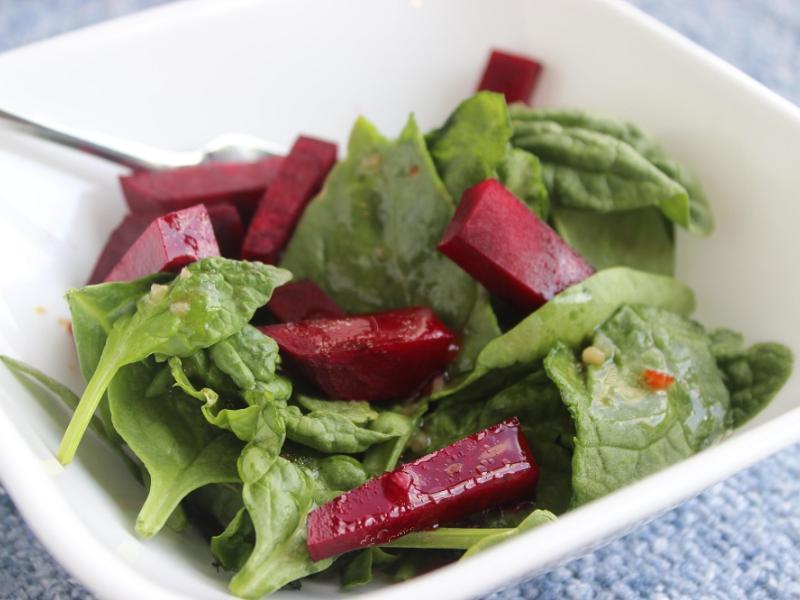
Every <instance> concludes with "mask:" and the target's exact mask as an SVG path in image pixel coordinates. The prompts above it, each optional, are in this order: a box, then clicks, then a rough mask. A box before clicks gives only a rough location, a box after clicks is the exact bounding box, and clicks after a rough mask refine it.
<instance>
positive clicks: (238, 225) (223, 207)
mask: <svg viewBox="0 0 800 600" xmlns="http://www.w3.org/2000/svg"><path fill="white" fill-rule="evenodd" d="M206 210H207V211H208V218H209V219H211V227H212V228H213V229H214V237H215V238H216V239H217V245H219V252H220V254H221V255H222V256H224V257H226V258H239V256H240V254H241V251H242V241H243V240H244V225H242V217H241V215H240V214H239V211H238V210H237V209H236V207H235V206H234V205H233V204H229V203H227V202H221V203H218V204H209V205H207V206H206Z"/></svg>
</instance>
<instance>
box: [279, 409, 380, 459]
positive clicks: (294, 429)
mask: <svg viewBox="0 0 800 600" xmlns="http://www.w3.org/2000/svg"><path fill="white" fill-rule="evenodd" d="M284 419H285V421H286V437H288V438H289V439H290V440H292V441H294V442H297V443H298V444H304V445H306V446H308V447H310V448H314V449H315V450H319V451H320V452H328V453H345V454H354V453H357V452H363V451H364V450H366V449H367V448H369V447H370V446H372V445H373V444H378V443H381V442H386V441H388V440H389V439H391V438H392V434H389V433H384V432H381V431H375V430H372V429H366V428H364V427H359V426H358V425H356V424H355V423H353V422H352V421H351V420H350V419H348V418H347V417H346V416H343V415H342V414H340V413H335V412H328V411H313V412H310V413H308V414H305V415H304V414H302V413H301V412H300V409H299V408H297V407H296V406H289V407H288V408H286V410H285V412H284Z"/></svg>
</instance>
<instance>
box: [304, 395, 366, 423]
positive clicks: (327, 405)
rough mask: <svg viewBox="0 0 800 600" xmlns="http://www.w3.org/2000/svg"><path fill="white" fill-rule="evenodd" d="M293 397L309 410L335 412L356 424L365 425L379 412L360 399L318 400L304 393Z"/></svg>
mask: <svg viewBox="0 0 800 600" xmlns="http://www.w3.org/2000/svg"><path fill="white" fill-rule="evenodd" d="M294 399H295V401H296V402H297V404H299V405H300V406H301V407H302V408H304V409H305V410H307V411H309V412H328V413H336V414H338V415H340V416H342V417H344V418H346V419H347V420H348V421H350V422H351V423H354V424H356V425H366V424H367V423H369V422H370V421H374V420H375V419H377V418H378V414H379V413H378V411H376V410H374V409H373V408H372V407H371V406H370V405H369V402H364V401H361V400H320V399H317V398H312V397H311V396H306V395H305V394H296V395H295V397H294Z"/></svg>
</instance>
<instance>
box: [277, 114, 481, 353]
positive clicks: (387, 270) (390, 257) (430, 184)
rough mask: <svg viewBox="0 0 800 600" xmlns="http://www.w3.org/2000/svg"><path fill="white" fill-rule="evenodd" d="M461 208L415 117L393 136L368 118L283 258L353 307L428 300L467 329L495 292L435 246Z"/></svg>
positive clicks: (358, 309)
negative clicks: (487, 293) (487, 292)
mask: <svg viewBox="0 0 800 600" xmlns="http://www.w3.org/2000/svg"><path fill="white" fill-rule="evenodd" d="M454 210H455V205H454V202H453V200H452V198H451V197H450V194H448V192H447V189H446V188H445V186H444V184H443V183H442V181H441V180H440V179H439V175H438V174H437V172H436V168H435V167H434V164H433V160H432V159H431V156H430V154H429V153H428V149H427V147H426V146H425V141H424V139H423V137H422V135H421V134H420V132H419V129H418V128H417V124H416V122H415V121H414V119H413V117H412V118H410V119H409V121H408V124H407V125H406V127H405V129H404V130H403V132H402V133H401V134H400V137H399V138H398V139H397V140H395V141H394V142H390V141H388V140H386V139H385V138H383V137H382V136H381V135H380V134H379V133H378V132H377V130H376V129H375V128H374V127H373V126H372V125H371V124H370V123H368V122H367V121H366V120H364V119H359V120H358V121H357V122H356V124H355V126H354V127H353V131H352V133H351V135H350V142H349V146H348V156H347V158H346V159H345V160H343V161H340V162H339V163H338V164H337V165H336V166H335V167H334V169H333V170H332V171H331V173H330V174H329V175H328V178H327V180H326V182H325V187H324V188H323V190H322V192H321V193H320V195H319V196H317V197H316V198H315V199H314V200H313V201H312V202H311V203H310V204H309V206H308V208H307V209H306V210H305V212H304V213H303V216H302V218H301V219H300V223H299V224H298V226H297V229H296V230H295V233H294V235H293V237H292V239H291V240H290V242H289V245H288V247H287V248H286V252H285V254H284V257H283V261H282V266H283V267H285V268H287V269H289V270H291V271H292V273H294V275H295V276H296V277H298V278H308V279H312V280H313V281H315V282H316V283H318V284H319V285H321V286H322V287H323V288H324V289H325V291H326V292H327V293H328V294H330V295H331V297H332V298H333V299H334V300H335V301H336V303H337V304H338V305H339V306H341V307H342V309H344V310H345V311H347V312H348V313H369V312H375V311H379V310H385V309H391V308H399V307H404V306H429V307H431V308H432V309H433V310H434V311H435V312H436V313H437V315H438V316H439V317H440V318H442V319H443V320H444V322H445V323H446V324H447V325H448V326H449V327H451V328H453V329H457V330H461V329H462V328H464V326H465V325H466V323H467V321H468V319H469V318H470V316H471V315H472V314H473V311H474V309H475V305H476V302H485V301H486V300H485V297H482V296H479V293H478V290H479V286H478V285H477V284H476V283H475V281H473V280H472V278H471V277H470V276H469V275H468V274H467V273H465V272H464V271H462V270H461V269H460V268H459V267H458V266H456V265H455V264H454V263H452V262H451V261H450V260H448V259H447V258H446V257H445V256H443V255H442V254H440V253H439V252H437V251H436V245H437V244H438V242H439V239H440V237H441V235H442V232H443V231H444V229H445V228H446V227H447V225H448V223H449V222H450V219H451V218H452V216H453V212H454ZM480 331H482V332H484V331H485V328H481V329H480ZM467 366H469V365H468V361H467V364H466V365H465V364H462V365H461V367H462V368H465V367H467Z"/></svg>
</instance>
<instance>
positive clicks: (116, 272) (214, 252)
mask: <svg viewBox="0 0 800 600" xmlns="http://www.w3.org/2000/svg"><path fill="white" fill-rule="evenodd" d="M208 256H219V247H218V246H217V240H216V238H215V237H214V229H213V228H212V226H211V219H209V217H208V211H207V210H206V207H205V206H203V205H202V204H198V205H197V206H193V207H191V208H186V209H184V210H179V211H175V212H171V213H167V214H166V215H163V216H161V217H158V218H156V219H155V220H153V221H152V222H151V223H150V225H148V226H147V228H146V229H145V230H144V233H142V235H140V236H139V238H138V239H137V240H136V241H135V242H133V244H131V247H130V248H128V250H127V252H125V254H124V255H123V256H122V258H121V259H120V260H119V262H118V263H117V265H116V266H115V267H114V268H113V269H112V270H111V272H110V273H109V274H108V276H107V277H106V279H105V280H106V281H129V280H131V279H138V278H139V277H144V276H145V275H150V274H151V273H158V272H159V271H177V270H179V269H180V268H181V267H183V266H185V265H187V264H189V263H191V262H194V261H196V260H199V259H201V258H206V257H208Z"/></svg>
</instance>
